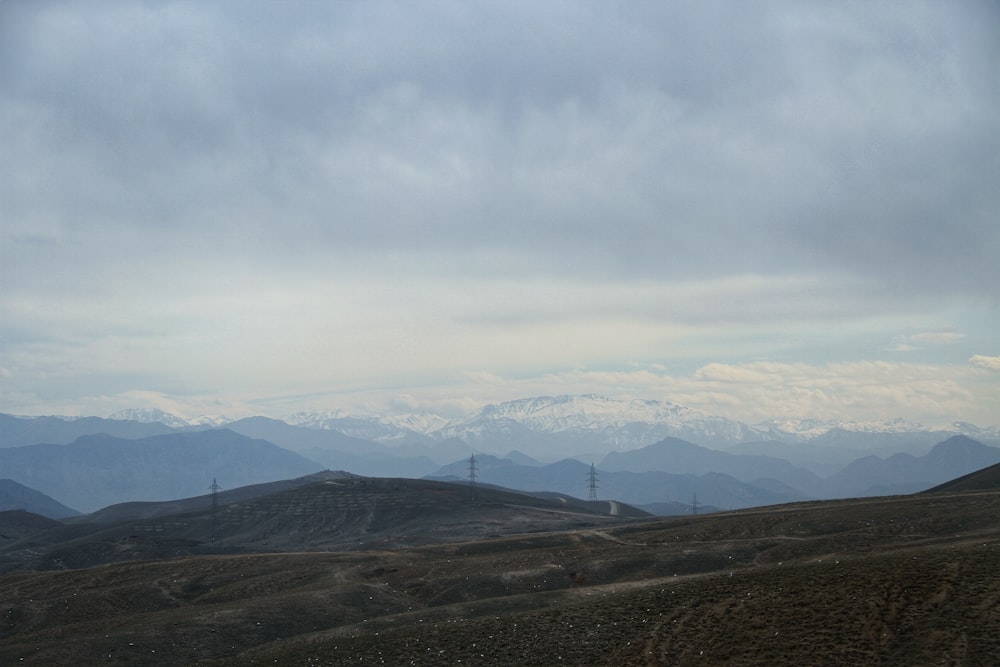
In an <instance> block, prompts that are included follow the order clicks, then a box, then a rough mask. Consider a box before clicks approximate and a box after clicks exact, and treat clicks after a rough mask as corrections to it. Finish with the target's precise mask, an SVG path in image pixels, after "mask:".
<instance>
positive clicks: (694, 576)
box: [0, 482, 1000, 666]
mask: <svg viewBox="0 0 1000 667" xmlns="http://www.w3.org/2000/svg"><path fill="white" fill-rule="evenodd" d="M386 483H389V484H391V483H392V482H386ZM306 488H309V487H302V489H303V490H304V489H306ZM431 488H433V487H431V486H428V487H426V489H428V490H429V489H431ZM279 495H280V494H279ZM431 495H433V494H431ZM429 502H431V501H429ZM400 511H406V510H405V509H404V508H400ZM997 516H1000V492H998V491H987V492H978V493H972V494H941V493H939V494H928V495H917V496H905V497H892V498H867V499H855V500H841V501H824V502H812V503H801V504H795V505H785V506H776V507H768V508H756V509H750V510H742V511H738V512H727V513H720V514H715V515H710V516H698V517H683V518H671V519H657V520H653V521H644V522H641V523H618V524H606V525H603V526H592V527H586V528H577V529H574V530H568V531H557V532H544V533H533V534H508V535H506V536H504V537H500V538H493V539H476V540H474V541H465V542H450V543H447V544H438V545H434V544H427V545H425V546H420V547H409V548H399V549H393V550H385V549H378V550H363V551H350V552H345V551H340V552H326V553H285V554H246V553H242V554H232V555H224V554H223V555H213V556H211V557H180V558H174V559H169V560H159V561H152V562H129V563H121V564H117V565H114V564H113V565H107V566H103V567H98V568H89V569H70V570H64V571H56V572H37V571H36V572H25V573H20V572H10V573H7V574H4V575H0V662H2V663H4V664H15V663H19V662H20V661H24V662H25V663H28V664H45V665H71V664H72V665H76V664H97V663H99V662H107V661H110V662H113V663H114V662H117V663H119V664H146V665H158V664H163V665H174V664H200V665H244V664H253V663H260V664H289V665H292V664H294V665H309V664H314V665H347V664H393V665H401V664H411V663H414V664H427V665H436V664H475V665H509V664H518V665H529V666H530V665H538V666H542V665H544V666H548V665H553V664H560V663H562V664H572V665H609V664H612V665H648V664H680V665H687V664H718V665H721V664H726V665H761V664H771V665H778V664H783V665H785V664H787V665H791V664H824V665H852V666H853V665H858V664H883V665H889V664H892V665H904V664H905V665H914V664H970V665H971V664H991V663H992V662H993V660H994V658H995V656H996V655H997V654H998V652H1000V579H997V578H996V577H995V576H994V575H995V572H996V571H997V568H998V567H1000V525H998V521H997Z"/></svg>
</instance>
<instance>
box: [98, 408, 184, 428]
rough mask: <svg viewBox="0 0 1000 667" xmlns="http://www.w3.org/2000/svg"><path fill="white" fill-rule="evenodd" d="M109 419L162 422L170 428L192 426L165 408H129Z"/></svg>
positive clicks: (147, 422)
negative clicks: (165, 410)
mask: <svg viewBox="0 0 1000 667" xmlns="http://www.w3.org/2000/svg"><path fill="white" fill-rule="evenodd" d="M108 419H114V420H117V421H133V422H139V423H140V424H155V423H160V424H163V425H164V426H169V427H170V428H184V427H185V426H190V424H189V423H188V421H187V420H186V419H182V418H180V417H178V416H177V415H172V414H170V413H169V412H164V411H163V410H159V409H157V408H128V409H126V410H120V411H118V412H116V413H114V414H113V415H110V416H108Z"/></svg>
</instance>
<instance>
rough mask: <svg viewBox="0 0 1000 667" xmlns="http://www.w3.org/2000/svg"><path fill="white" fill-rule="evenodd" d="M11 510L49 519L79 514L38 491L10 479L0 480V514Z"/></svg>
mask: <svg viewBox="0 0 1000 667" xmlns="http://www.w3.org/2000/svg"><path fill="white" fill-rule="evenodd" d="M11 510H22V511H25V512H31V513H32V514H39V515H41V516H44V517H48V518H50V519H62V518H65V517H70V516H77V515H79V514H80V513H79V512H77V511H76V510H75V509H72V508H70V507H66V506H65V505H63V504H62V503H60V502H59V501H58V500H55V499H54V498H50V497H49V496H47V495H45V494H44V493H41V492H40V491H36V490H35V489H32V488H29V487H27V486H24V485H23V484H18V483H17V482H15V481H14V480H12V479H0V512H7V511H11Z"/></svg>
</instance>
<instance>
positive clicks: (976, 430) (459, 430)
mask: <svg viewBox="0 0 1000 667" xmlns="http://www.w3.org/2000/svg"><path fill="white" fill-rule="evenodd" d="M113 417H114V418H115V419H130V420H133V421H139V422H153V421H156V422H160V423H163V424H166V425H168V426H172V427H174V428H177V427H181V426H198V425H205V424H210V425H220V424H222V423H228V422H227V421H226V420H225V418H224V417H199V418H197V419H194V420H190V421H188V420H184V419H181V418H180V417H177V416H175V415H171V414H169V413H166V412H163V411H161V410H155V409H154V410H125V411H121V412H119V413H116V414H115V415H113ZM283 421H285V423H287V424H289V425H292V426H300V427H303V428H313V429H322V430H336V431H339V432H341V433H344V434H345V435H349V436H351V437H355V438H360V439H364V440H371V441H373V442H382V443H385V444H392V443H394V442H404V441H413V440H414V439H419V438H421V437H423V438H432V439H436V440H446V439H449V438H457V439H460V440H463V441H465V442H467V443H469V444H475V443H491V442H495V441H497V440H500V439H501V438H502V437H509V436H511V435H517V434H535V435H541V436H556V437H562V436H567V435H570V434H572V435H575V436H582V437H584V439H585V440H586V441H589V442H595V441H600V442H601V443H602V444H606V445H609V446H611V447H612V448H614V449H618V450H624V449H630V448H635V447H641V446H645V445H648V444H652V443H654V442H658V441H659V440H662V439H663V438H666V437H676V438H681V439H684V440H688V441H690V442H695V443H697V444H700V445H704V446H719V445H732V444H735V443H741V442H759V441H769V440H774V441H779V442H809V441H814V440H819V439H822V438H824V437H825V436H828V435H829V434H830V433H833V432H837V431H841V432H846V433H849V434H853V435H860V434H869V435H871V436H875V437H878V436H885V437H890V438H891V437H893V436H905V435H906V434H913V433H925V432H935V433H939V434H942V435H945V437H947V436H950V435H966V436H968V437H971V438H975V439H978V440H993V441H1000V425H994V426H989V427H979V426H976V425H974V424H969V423H966V422H955V423H953V424H950V425H949V426H947V427H946V428H943V429H942V428H937V429H930V428H927V427H924V426H923V425H921V424H917V423H914V422H911V421H907V420H903V419H893V420H885V421H846V422H845V421H838V420H830V419H826V420H819V419H800V420H777V419H775V420H768V421H764V422H760V423H758V424H752V425H751V424H747V423H744V422H741V421H738V420H733V419H728V418H725V417H718V416H712V415H707V414H705V413H702V412H700V411H698V410H695V409H693V408H687V407H684V406H681V405H677V404H675V403H671V402H669V401H657V400H648V399H628V400H624V399H614V398H609V397H606V396H600V395H597V394H582V395H559V396H536V397H530V398H522V399H516V400H512V401H505V402H502V403H494V404H489V405H486V406H484V407H482V408H480V409H478V410H475V411H473V412H471V413H470V414H468V415H465V416H463V417H458V418H455V419H451V420H447V419H445V418H443V417H440V416H438V415H434V414H430V413H420V414H403V415H377V416H376V415H359V414H352V413H350V412H347V411H344V410H327V411H322V412H298V413H295V414H292V415H289V416H288V417H285V418H284V419H283Z"/></svg>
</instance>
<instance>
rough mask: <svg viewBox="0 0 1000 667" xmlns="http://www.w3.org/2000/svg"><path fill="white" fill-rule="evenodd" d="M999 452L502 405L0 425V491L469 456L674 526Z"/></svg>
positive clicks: (86, 491)
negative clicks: (593, 490) (446, 410)
mask: <svg viewBox="0 0 1000 667" xmlns="http://www.w3.org/2000/svg"><path fill="white" fill-rule="evenodd" d="M220 427H221V428H220ZM998 445H1000V428H998V427H995V426H994V427H990V428H981V427H977V426H973V425H969V424H953V425H950V426H949V427H948V428H947V429H937V430H931V429H926V428H924V427H922V426H920V425H917V424H912V423H909V422H905V421H900V420H897V421H889V422H879V423H850V424H843V423H838V422H822V423H820V422H817V421H811V422H796V423H781V424H778V423H777V422H767V423H765V424H757V425H748V424H744V423H741V422H738V421H734V420H729V419H725V418H722V417H714V416H709V415H704V414H702V413H700V412H698V411H695V410H691V409H688V408H685V407H683V406H679V405H676V404H673V403H669V402H661V401H649V400H617V399H610V398H606V397H602V396H596V395H584V396H556V397H535V398H527V399H521V400H517V401H510V402H507V403H501V404H496V405H489V406H486V407H484V408H482V409H480V410H477V411H475V412H473V413H471V414H469V415H467V416H465V417H461V418H457V419H452V420H444V419H443V418H441V417H438V416H435V415H403V416H399V417H391V418H386V417H374V416H351V415H347V414H344V413H339V412H326V413H316V414H303V413H299V414H296V415H294V416H292V417H289V418H287V420H285V421H282V420H277V419H272V418H268V417H249V418H243V419H239V420H226V419H225V418H223V417H202V418H198V419H194V420H184V419H181V418H179V417H176V416H174V415H170V414H168V413H165V412H162V411H159V410H131V411H124V412H120V413H117V414H115V415H113V416H112V418H111V419H99V418H95V417H86V418H75V419H74V418H59V417H27V418H26V417H13V416H10V415H0V477H8V478H10V479H12V480H14V481H16V482H17V483H19V484H22V485H24V486H26V487H29V488H31V489H34V490H36V491H39V492H41V493H44V494H46V495H48V496H51V498H52V499H54V501H55V502H58V503H61V504H63V505H66V506H68V507H70V508H72V509H73V510H77V511H82V512H91V511H94V510H96V509H99V508H100V507H103V506H106V505H110V504H113V503H118V502H125V501H134V500H157V501H162V500H169V499H173V498H180V497H184V496H188V495H197V494H199V493H204V491H205V489H206V488H207V486H208V485H209V484H210V483H211V481H212V479H213V478H217V479H219V480H220V483H221V484H222V485H223V486H224V487H226V488H234V487H236V486H241V485H245V484H254V483H260V482H267V481H274V480H277V479H283V478H289V477H297V476H300V475H303V474H309V473H312V472H317V471H319V470H322V469H330V470H344V471H349V472H351V473H353V474H359V475H367V476H380V477H410V478H419V477H435V478H439V479H466V478H467V477H468V474H469V471H468V459H469V457H470V456H471V455H473V454H475V455H476V456H477V458H478V461H479V471H478V473H479V480H480V481H481V482H483V483H490V484H497V485H501V486H505V487H509V488H515V489H522V490H527V491H552V492H558V493H562V494H568V495H574V496H577V497H585V496H586V495H587V493H588V489H587V483H586V477H587V474H588V472H589V465H590V464H591V463H594V464H595V465H596V468H597V470H598V472H599V483H598V488H597V490H598V491H599V495H600V497H602V498H614V499H616V500H619V501H621V502H626V503H630V504H634V505H637V506H642V507H644V508H646V509H648V510H650V511H654V512H664V513H667V512H672V513H677V512H683V511H689V510H690V509H691V505H692V504H694V502H696V501H695V498H697V502H698V503H700V504H701V505H702V506H703V507H705V508H709V507H716V508H739V507H751V506H757V505H764V504H774V503H781V502H788V501H793V500H801V499H808V498H835V497H847V496H863V495H881V494H887V493H910V492H914V491H919V490H921V489H924V488H928V487H930V486H934V485H936V484H940V483H942V482H945V481H947V480H948V479H950V478H953V477H957V476H960V475H964V474H966V473H969V472H972V471H973V470H976V469H978V468H982V467H984V466H988V465H991V464H993V463H998V462H1000V447H998ZM47 515H51V514H47Z"/></svg>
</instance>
